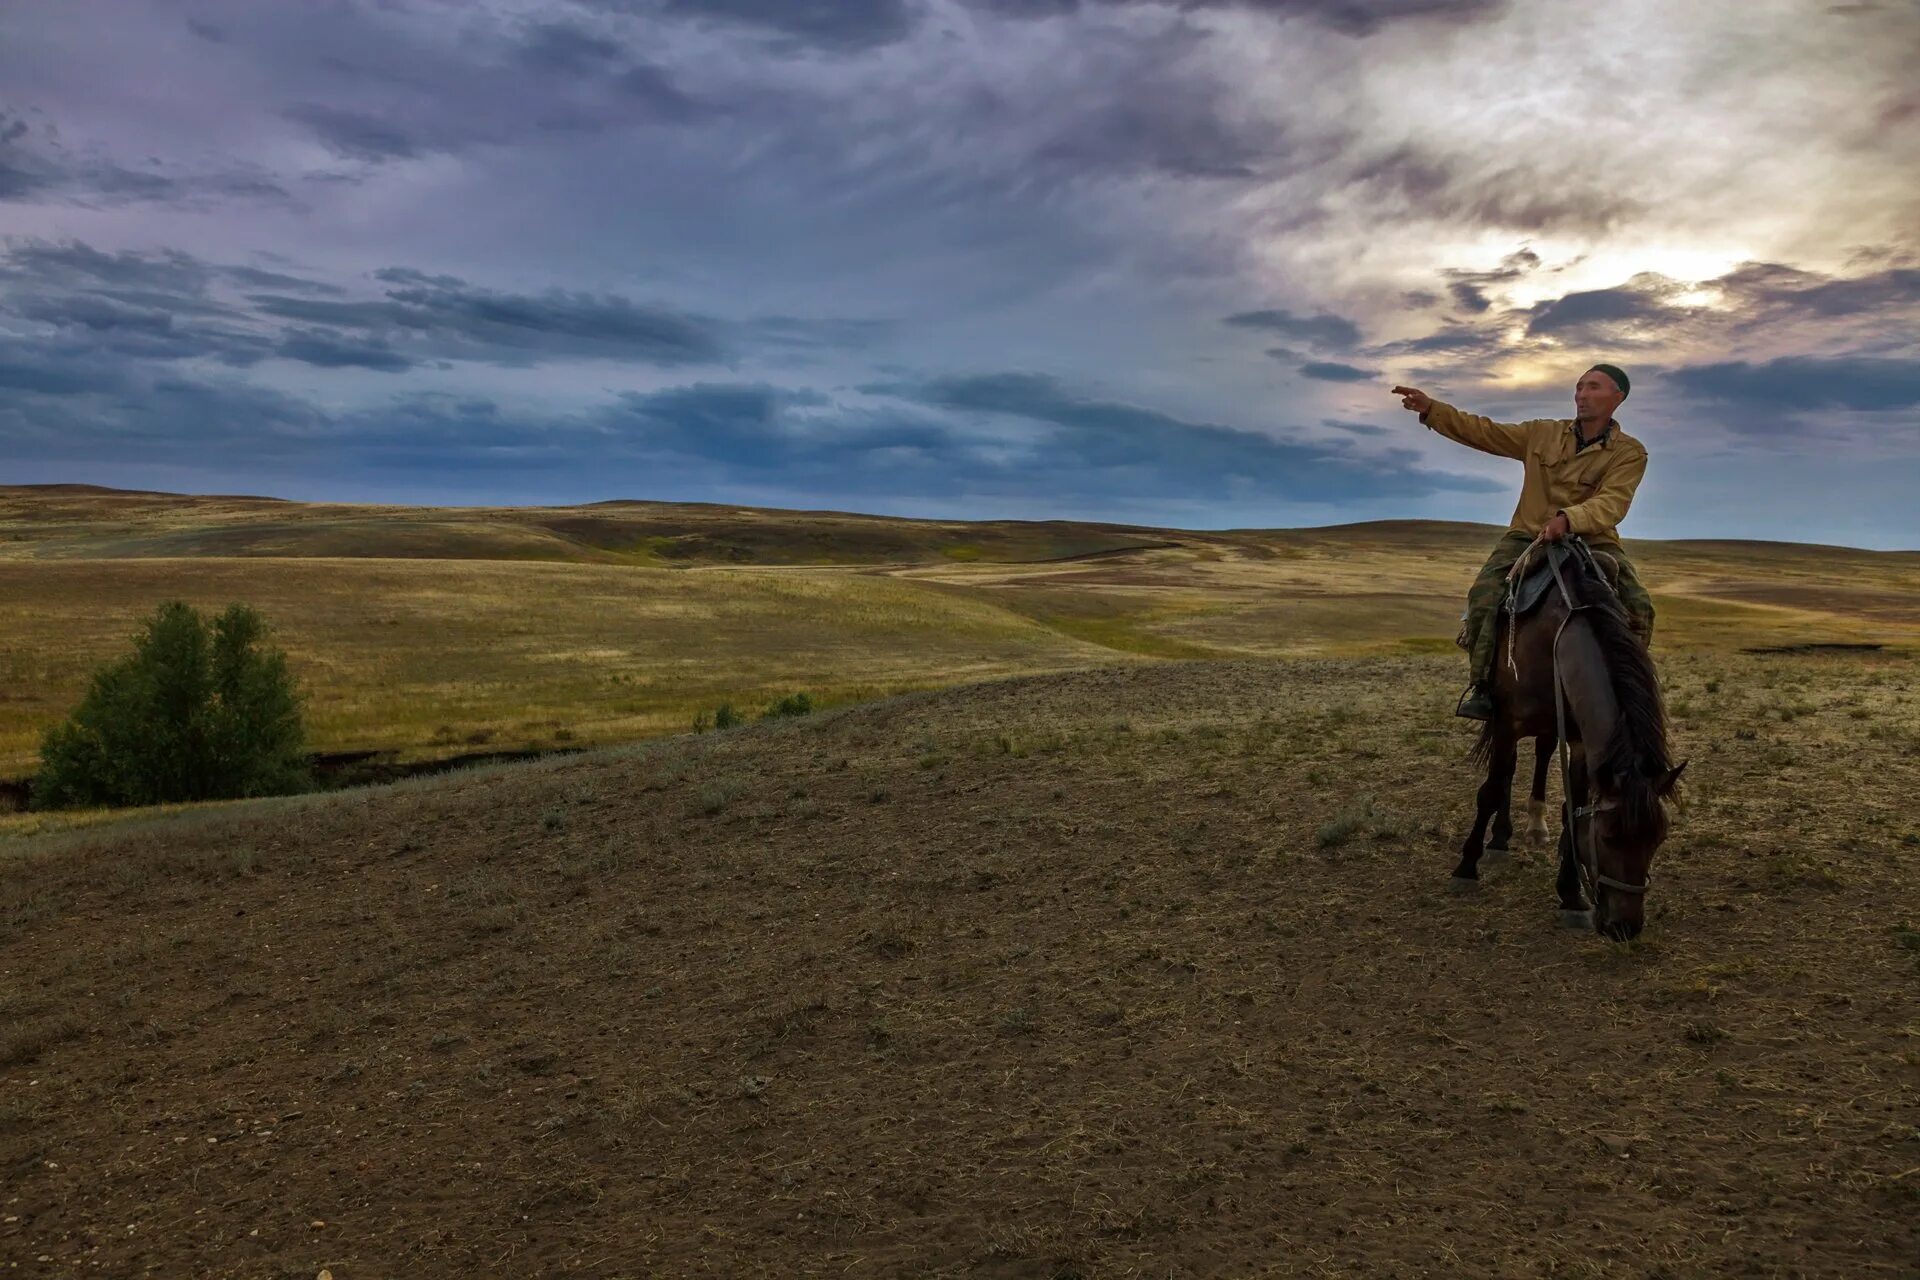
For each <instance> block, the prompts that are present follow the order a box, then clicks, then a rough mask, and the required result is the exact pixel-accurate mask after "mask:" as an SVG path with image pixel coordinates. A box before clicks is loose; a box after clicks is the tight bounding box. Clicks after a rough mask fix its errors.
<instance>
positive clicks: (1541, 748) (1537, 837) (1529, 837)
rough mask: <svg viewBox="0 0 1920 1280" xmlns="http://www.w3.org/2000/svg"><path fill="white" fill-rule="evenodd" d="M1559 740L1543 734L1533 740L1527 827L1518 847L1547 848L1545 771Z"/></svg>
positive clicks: (1549, 765)
mask: <svg viewBox="0 0 1920 1280" xmlns="http://www.w3.org/2000/svg"><path fill="white" fill-rule="evenodd" d="M1558 741H1559V739H1557V738H1555V737H1554V735H1552V734H1550V733H1543V734H1541V735H1540V736H1539V737H1537V738H1535V739H1534V740H1533V790H1532V791H1531V792H1529V793H1528V795H1527V825H1526V827H1525V828H1523V829H1522V830H1521V832H1520V847H1521V848H1523V849H1544V848H1546V847H1547V770H1548V769H1549V768H1550V767H1551V766H1552V764H1553V749H1554V746H1555V745H1556V744H1557V743H1558Z"/></svg>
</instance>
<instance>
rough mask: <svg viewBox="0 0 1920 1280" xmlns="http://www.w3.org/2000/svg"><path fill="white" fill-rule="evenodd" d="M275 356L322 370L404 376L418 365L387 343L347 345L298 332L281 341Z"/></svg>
mask: <svg viewBox="0 0 1920 1280" xmlns="http://www.w3.org/2000/svg"><path fill="white" fill-rule="evenodd" d="M274 354H275V355H277V356H281V357H283V358H284V359H287V360H298V361H300V362H301V363H302V364H311V365H317V366H318V367H320V368H322V369H374V370H377V371H379V372H381V373H404V372H405V371H406V370H408V369H411V368H413V367H414V365H415V364H416V363H417V362H416V361H413V360H410V359H408V358H407V357H406V356H403V355H401V354H400V353H399V352H397V351H395V350H394V349H393V348H392V347H390V346H388V345H387V344H385V343H366V342H344V341H342V340H340V339H339V338H337V337H335V336H334V335H333V334H330V333H316V332H311V331H300V330H296V331H294V332H292V333H289V334H287V336H286V337H284V338H282V339H281V340H280V345H279V346H277V347H275V348H274Z"/></svg>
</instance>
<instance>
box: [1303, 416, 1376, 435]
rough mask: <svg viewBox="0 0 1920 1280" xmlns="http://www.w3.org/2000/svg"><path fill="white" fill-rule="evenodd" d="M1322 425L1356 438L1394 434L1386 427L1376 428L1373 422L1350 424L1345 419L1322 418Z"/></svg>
mask: <svg viewBox="0 0 1920 1280" xmlns="http://www.w3.org/2000/svg"><path fill="white" fill-rule="evenodd" d="M1320 425H1321V426H1323V427H1331V428H1332V429H1333V430H1335V431H1344V432H1346V433H1347V434H1348V435H1355V436H1388V435H1392V434H1393V433H1392V432H1391V431H1388V430H1387V429H1386V428H1385V427H1380V426H1375V425H1374V424H1373V423H1371V422H1350V421H1348V420H1347V419H1345V418H1322V419H1320Z"/></svg>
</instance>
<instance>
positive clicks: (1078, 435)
mask: <svg viewBox="0 0 1920 1280" xmlns="http://www.w3.org/2000/svg"><path fill="white" fill-rule="evenodd" d="M869 390H871V391H874V392H876V393H884V394H890V395H894V396H898V397H900V398H903V399H906V400H909V401H912V402H914V403H917V404H922V405H926V406H929V407H932V408H935V409H941V410H946V411H949V412H957V413H962V414H996V415H1001V416H1004V417H1009V418H1016V419H1025V420H1028V421H1032V422H1038V423H1044V424H1048V425H1050V426H1052V427H1054V428H1056V429H1057V430H1055V431H1054V432H1052V433H1051V434H1048V435H1046V436H1044V437H1042V438H1041V439H1040V440H1039V441H1038V442H1037V443H1036V446H1035V447H1036V450H1037V455H1038V456H1037V458H1036V464H1037V465H1039V466H1041V467H1042V468H1043V474H1063V475H1072V474H1077V475H1079V476H1081V477H1082V483H1085V484H1091V485H1094V489H1092V490H1089V491H1100V492H1106V493H1110V494H1119V493H1135V494H1148V493H1150V494H1154V495H1157V496H1163V497H1164V496H1179V497H1208V496H1216V497H1217V496H1222V495H1224V494H1225V493H1226V492H1227V489H1228V486H1229V484H1230V483H1234V482H1237V483H1245V484H1251V485H1252V486H1254V487H1255V488H1256V489H1257V490H1258V491H1259V492H1260V493H1261V494H1262V495H1264V496H1267V497H1271V498H1276V499H1286V500H1292V501H1303V502H1340V501H1348V500H1364V499H1370V498H1389V497H1413V496H1424V495H1428V494H1432V493H1436V492H1439V491H1442V490H1461V491H1470V492H1483V491H1486V490H1487V488H1488V486H1487V485H1486V483H1485V482H1483V481H1480V480H1474V479H1464V478H1460V477H1455V476H1449V475H1444V474H1440V473H1437V472H1429V471H1424V470H1421V469H1419V468H1418V467H1417V466H1415V465H1412V464H1411V463H1409V462H1408V461H1407V460H1406V459H1403V458H1394V459H1377V460H1371V461H1362V460H1358V459H1355V458H1353V457H1350V456H1348V455H1346V454H1345V453H1342V452H1339V451H1336V450H1332V449H1329V448H1326V447H1323V446H1319V445H1312V444H1301V443H1292V442H1287V441H1281V440H1276V439H1273V438H1271V437H1269V436H1265V435H1261V434H1259V433H1257V432H1252V431H1240V430H1235V429H1233V428H1230V427H1224V426H1219V425H1215V424H1212V423H1201V422H1187V421H1183V420H1181V419H1179V418H1175V417H1173V416H1171V415H1169V414H1164V413H1160V412H1158V411H1156V410H1152V409H1142V408H1139V407H1137V406H1134V405H1128V404H1121V403H1116V402H1113V401H1105V400H1096V399H1090V398H1085V397H1081V396H1077V395H1074V394H1073V393H1071V392H1070V391H1068V390H1067V389H1066V388H1065V387H1064V386H1062V385H1061V384H1060V383H1059V382H1058V381H1056V380H1055V379H1053V378H1050V377H1046V376H1044V375H1039V374H993V375H980V376H975V377H960V378H939V379H934V380H932V381H929V382H924V383H918V384H891V385H887V386H883V387H874V388H869ZM1096 482H1097V483H1096Z"/></svg>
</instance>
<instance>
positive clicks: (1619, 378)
mask: <svg viewBox="0 0 1920 1280" xmlns="http://www.w3.org/2000/svg"><path fill="white" fill-rule="evenodd" d="M1587 372H1588V373H1604V374H1606V375H1607V376H1608V377H1609V378H1612V379H1613V385H1614V386H1616V387H1618V388H1620V394H1621V395H1622V396H1626V395H1630V394H1632V392H1633V384H1632V383H1631V382H1628V381H1627V374H1626V370H1624V369H1622V368H1621V367H1620V366H1619V365H1617V364H1597V365H1595V366H1593V368H1591V369H1589V370H1587Z"/></svg>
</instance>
